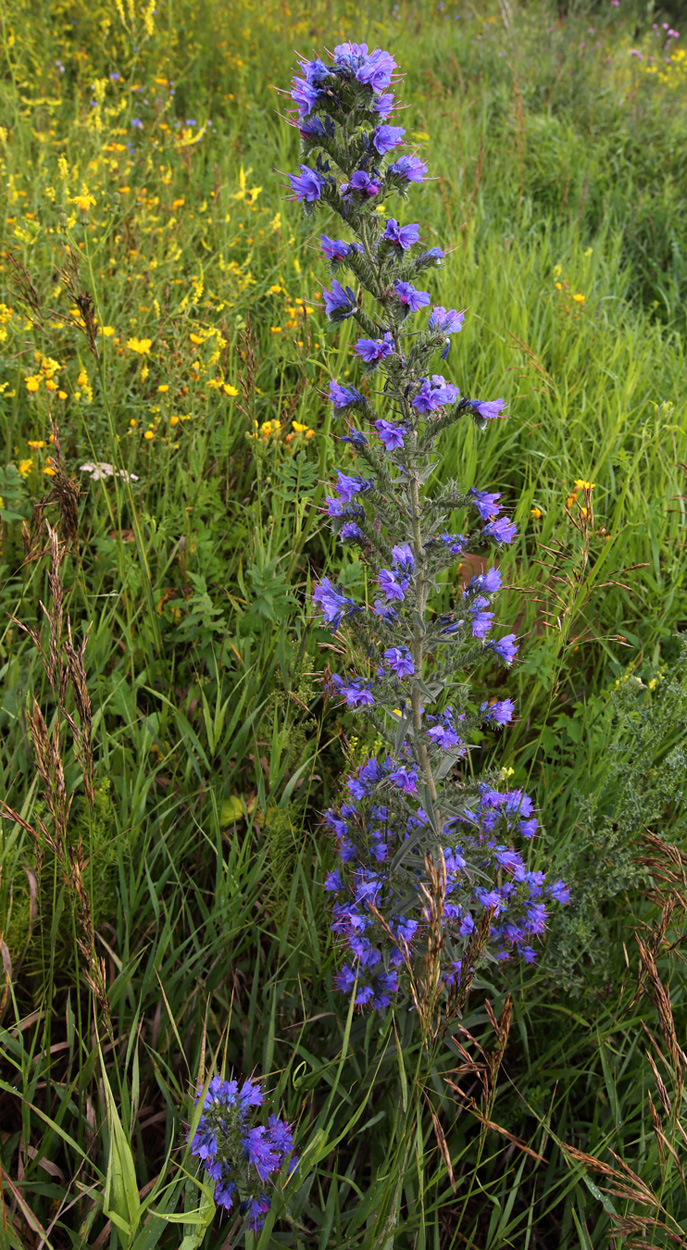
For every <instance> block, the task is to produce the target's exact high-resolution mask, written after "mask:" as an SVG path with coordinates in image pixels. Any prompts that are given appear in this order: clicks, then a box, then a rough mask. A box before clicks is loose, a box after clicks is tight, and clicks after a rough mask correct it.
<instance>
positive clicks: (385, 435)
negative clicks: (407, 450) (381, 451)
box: [375, 419, 407, 451]
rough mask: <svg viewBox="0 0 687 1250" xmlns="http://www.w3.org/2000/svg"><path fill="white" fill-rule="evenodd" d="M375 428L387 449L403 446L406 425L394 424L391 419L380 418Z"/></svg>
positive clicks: (391, 449) (392, 449) (394, 449)
mask: <svg viewBox="0 0 687 1250" xmlns="http://www.w3.org/2000/svg"><path fill="white" fill-rule="evenodd" d="M375 429H376V430H377V432H378V434H379V437H380V440H381V442H382V443H383V444H384V446H385V448H386V450H387V451H396V449H397V448H398V447H403V439H404V435H405V434H406V433H407V429H406V427H405V426H404V425H393V423H392V422H391V421H383V420H381V419H380V420H379V421H375Z"/></svg>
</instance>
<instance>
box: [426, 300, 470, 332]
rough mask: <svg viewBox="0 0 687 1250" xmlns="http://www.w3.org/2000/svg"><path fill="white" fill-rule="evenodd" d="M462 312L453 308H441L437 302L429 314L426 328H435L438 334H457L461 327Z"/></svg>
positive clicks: (463, 315) (463, 314)
mask: <svg viewBox="0 0 687 1250" xmlns="http://www.w3.org/2000/svg"><path fill="white" fill-rule="evenodd" d="M464 318H465V313H464V312H456V310H455V308H442V307H441V304H437V305H436V307H435V308H433V309H432V311H431V313H430V314H429V320H428V322H427V329H428V330H437V331H438V332H439V333H440V334H457V333H458V331H459V330H462V328H463V320H464Z"/></svg>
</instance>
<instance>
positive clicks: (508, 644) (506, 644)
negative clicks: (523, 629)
mask: <svg viewBox="0 0 687 1250" xmlns="http://www.w3.org/2000/svg"><path fill="white" fill-rule="evenodd" d="M487 647H489V648H490V650H492V651H494V652H495V653H496V655H498V656H499V658H500V659H502V660H503V661H504V663H505V664H512V663H513V660H514V659H515V657H516V655H517V653H518V648H517V646H516V645H515V634H506V635H505V636H504V637H503V638H499V640H498V642H488V643H487Z"/></svg>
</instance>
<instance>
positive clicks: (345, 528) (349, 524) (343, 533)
mask: <svg viewBox="0 0 687 1250" xmlns="http://www.w3.org/2000/svg"><path fill="white" fill-rule="evenodd" d="M364 537H365V535H364V534H363V531H362V530H361V528H360V526H359V525H356V523H355V521H346V523H345V525H342V526H341V529H340V530H339V538H341V539H342V540H343V541H347V540H348V541H353V540H355V541H357V542H363V541H364Z"/></svg>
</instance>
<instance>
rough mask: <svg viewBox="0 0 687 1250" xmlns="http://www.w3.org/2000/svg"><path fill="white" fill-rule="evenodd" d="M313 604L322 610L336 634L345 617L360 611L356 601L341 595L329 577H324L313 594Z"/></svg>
mask: <svg viewBox="0 0 687 1250" xmlns="http://www.w3.org/2000/svg"><path fill="white" fill-rule="evenodd" d="M313 602H314V603H316V604H318V605H319V607H320V608H321V609H322V613H323V615H324V619H325V621H326V623H327V624H328V625H331V626H332V633H334V634H335V633H336V631H337V629H338V628H339V625H340V624H341V618H342V617H343V616H348V615H349V614H350V613H351V612H359V611H360V608H359V607H358V605H357V603H356V602H355V600H354V599H347V598H346V596H345V595H342V594H340V593H339V591H338V590H336V589H335V587H334V586H333V585H332V583H331V582H330V580H329V578H328V577H323V578H322V581H321V582H320V584H319V586H317V587H316V589H315V591H314V593H313Z"/></svg>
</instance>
